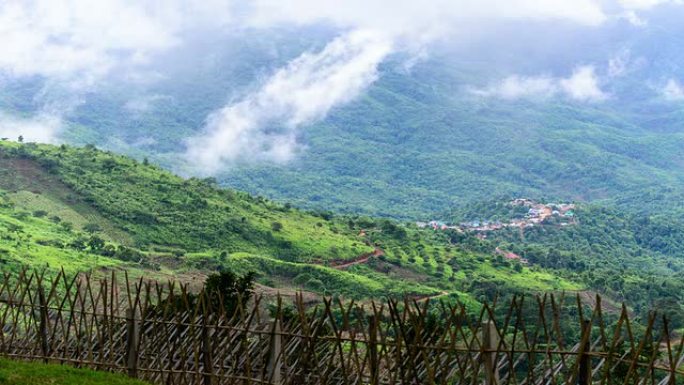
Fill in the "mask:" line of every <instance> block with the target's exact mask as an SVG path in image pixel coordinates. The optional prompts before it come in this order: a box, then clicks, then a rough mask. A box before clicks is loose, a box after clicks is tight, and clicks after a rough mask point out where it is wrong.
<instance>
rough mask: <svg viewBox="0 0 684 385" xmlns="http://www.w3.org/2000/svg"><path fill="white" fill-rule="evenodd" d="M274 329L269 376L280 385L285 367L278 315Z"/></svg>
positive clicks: (272, 382)
mask: <svg viewBox="0 0 684 385" xmlns="http://www.w3.org/2000/svg"><path fill="white" fill-rule="evenodd" d="M273 322H274V325H273V329H272V330H273V331H272V332H271V346H270V356H269V359H268V377H269V378H270V383H271V384H275V385H279V384H280V383H282V373H281V372H282V367H283V357H282V352H283V336H282V332H281V330H280V320H279V319H278V318H277V317H276V319H275V320H273Z"/></svg>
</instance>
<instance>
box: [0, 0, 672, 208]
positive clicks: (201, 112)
mask: <svg viewBox="0 0 684 385" xmlns="http://www.w3.org/2000/svg"><path fill="white" fill-rule="evenodd" d="M678 15H681V10H678V9H662V10H660V11H658V12H656V13H655V14H653V15H650V20H651V24H650V25H649V26H644V27H643V28H642V29H635V28H633V27H631V26H628V25H625V23H621V22H614V23H609V24H608V25H606V26H605V27H603V28H602V29H600V30H592V31H589V32H588V31H584V30H577V29H574V28H571V27H569V26H567V25H564V24H558V25H553V28H550V27H551V26H550V25H549V24H545V23H542V24H540V25H537V24H533V25H526V26H524V28H523V26H521V25H520V22H517V23H516V22H510V23H501V25H500V26H499V27H498V28H497V30H496V31H495V32H488V33H485V32H483V33H481V34H476V35H474V36H472V37H471V39H469V41H468V43H467V44H466V43H463V42H460V43H458V42H455V43H453V44H449V43H439V44H437V43H436V44H435V45H434V46H431V47H430V51H429V55H427V56H426V57H424V58H421V59H419V60H412V59H414V58H412V57H410V56H408V55H406V54H401V53H397V54H393V55H390V56H389V57H388V58H387V59H386V60H385V61H384V62H383V63H382V64H381V65H379V67H378V69H377V80H376V81H374V82H373V83H372V84H371V85H370V86H369V87H368V88H367V89H364V90H362V92H361V93H360V94H359V95H358V96H357V97H355V98H351V99H350V101H349V102H347V103H342V104H340V105H337V106H334V108H332V109H330V111H328V113H327V114H325V115H324V116H321V117H320V119H318V120H314V121H312V122H307V124H305V125H303V126H302V127H301V128H300V129H298V131H297V132H296V138H294V139H293V140H294V141H295V142H296V143H297V146H296V147H295V148H296V153H295V156H294V158H293V159H291V160H290V161H288V162H284V163H277V162H276V163H273V162H264V161H263V160H259V159H258V157H257V156H255V153H258V152H259V151H260V149H259V146H258V145H255V146H254V148H252V150H251V151H245V152H244V153H242V154H241V157H240V159H239V160H238V161H236V162H234V163H232V164H226V165H224V166H223V167H220V168H219V169H218V170H217V171H216V173H215V175H213V176H215V177H216V178H217V181H218V182H219V184H220V185H222V186H226V187H232V188H237V189H240V190H243V191H247V192H250V193H252V194H256V195H262V196H265V197H268V198H270V199H273V200H275V201H280V202H290V203H292V204H294V205H295V206H297V207H303V208H307V209H324V210H334V211H336V212H345V213H353V214H366V215H374V216H384V217H395V218H401V219H410V220H417V219H425V218H426V217H428V216H429V215H432V214H435V213H442V212H444V211H446V210H448V209H449V208H451V207H465V206H467V205H469V204H472V203H475V202H479V201H486V200H488V197H498V196H504V195H505V196H531V197H537V198H542V197H552V198H559V199H570V200H582V201H592V202H593V201H606V202H607V203H617V204H619V205H620V207H621V209H625V210H629V211H639V210H641V211H644V201H646V206H648V207H647V209H648V210H653V211H657V212H659V213H663V212H667V211H669V208H668V206H669V205H667V204H665V205H659V204H658V203H656V202H654V201H655V199H652V198H653V197H654V196H657V197H658V201H659V202H664V201H672V200H678V199H680V198H681V197H682V195H683V194H684V191H683V190H682V187H681V186H683V185H684V172H683V171H682V170H684V169H683V168H682V165H683V164H684V157H683V155H682V154H684V133H683V132H682V125H683V124H684V110H683V109H682V105H681V103H680V102H678V101H676V100H670V99H668V97H666V96H664V94H663V92H664V87H665V85H666V84H667V82H668V80H677V79H681V78H684V71H682V69H681V68H680V66H679V64H678V63H680V62H681V59H682V58H681V49H679V47H680V46H681V38H680V37H681V36H682V32H684V30H682V27H681V26H680V25H679V23H678V20H680V18H678ZM338 33H340V31H338V30H336V29H335V28H332V27H327V28H324V27H306V28H304V27H302V28H290V29H287V28H281V29H270V30H259V31H254V30H245V31H241V32H239V33H233V34H232V35H230V36H219V35H217V36H212V37H207V36H206V35H200V36H192V37H190V38H188V40H187V41H186V42H185V44H184V45H183V46H182V49H179V50H178V51H176V52H169V53H165V54H163V55H160V56H159V57H155V58H153V59H152V63H151V64H150V65H149V66H148V67H149V68H148V67H145V68H144V71H142V73H141V74H140V76H143V77H144V78H143V79H139V80H136V81H132V80H130V79H128V80H127V78H126V75H127V74H126V73H115V74H113V75H112V76H111V79H109V80H108V81H107V82H104V84H102V85H100V86H99V87H98V88H97V89H96V90H94V91H93V92H89V93H87V94H86V95H84V96H83V97H82V101H81V102H80V103H79V104H77V105H76V106H75V107H74V108H73V109H72V111H70V112H69V113H68V114H67V115H66V116H65V119H64V120H65V121H64V124H65V128H64V129H63V132H62V135H61V140H63V141H66V142H68V143H74V144H80V145H85V144H89V143H91V144H95V145H97V146H99V147H102V148H106V149H110V150H113V151H116V152H120V153H125V154H128V155H131V156H134V157H135V158H137V159H138V160H142V159H143V158H144V157H146V156H147V157H148V158H149V159H150V160H152V161H153V162H154V163H155V164H159V165H161V166H162V167H164V168H167V169H171V170H174V171H175V172H177V173H180V174H182V175H199V174H203V173H204V172H203V170H201V169H200V170H197V169H195V168H193V166H194V165H193V162H192V160H190V161H188V160H187V158H186V157H185V155H186V150H187V149H186V145H187V142H186V141H187V139H188V138H189V137H195V136H198V135H200V136H201V135H206V133H205V131H204V130H205V126H206V125H207V120H208V117H210V116H211V114H212V113H214V112H216V111H219V110H221V108H224V107H226V106H230V105H234V104H235V103H238V102H239V101H241V100H245V99H249V98H250V95H253V94H254V92H255V91H254V90H255V89H258V87H259V86H260V85H262V84H263V83H264V82H265V81H266V80H265V79H268V78H269V76H272V75H273V74H274V73H276V72H277V71H278V70H279V69H281V68H284V67H285V66H287V64H288V63H291V62H292V61H293V60H296V59H297V58H298V57H300V55H302V53H313V54H315V53H318V52H321V51H322V50H323V49H324V47H325V44H326V42H328V41H330V40H331V39H333V38H334V37H335V36H336V35H337V34H338ZM654 47H657V49H655V48H654ZM578 68H591V69H592V70H593V72H592V73H593V77H589V78H588V79H589V80H592V79H593V80H595V81H596V84H594V85H595V86H596V89H594V90H593V92H594V94H589V96H587V97H586V98H582V97H577V98H576V97H572V95H566V93H567V92H565V91H562V90H559V89H561V88H562V87H561V86H560V85H558V84H564V83H563V81H566V83H567V82H568V81H570V79H572V78H571V76H573V74H574V73H575V72H577V71H578ZM155 74H156V75H155ZM506 80H508V81H509V83H506ZM534 81H537V82H541V83H542V85H543V84H546V87H547V88H548V89H546V90H545V91H544V89H543V87H542V91H544V92H546V93H544V92H542V91H539V90H536V91H535V89H534V88H532V89H531V90H530V89H529V87H531V86H530V84H535V83H534ZM545 82H546V83H545ZM547 83H548V84H547ZM590 83H591V82H590ZM506 84H508V87H509V88H510V87H514V88H515V89H514V90H511V89H509V90H508V91H506V90H505V89H504V90H502V88H501V87H503V86H505V85H506ZM4 85H5V86H4V87H3V88H2V89H0V109H3V110H6V111H14V112H15V113H16V114H18V115H21V114H24V115H26V114H37V113H39V112H40V108H41V102H40V99H37V98H36V97H35V95H36V93H40V92H41V90H44V89H45V84H44V83H43V82H41V80H40V79H35V78H31V79H20V80H6V81H5V83H4ZM526 87H527V88H526ZM46 92H47V91H46ZM506 92H508V93H506ZM535 92H536V93H535ZM564 92H565V93H564ZM581 95H582V94H580V96H581ZM592 95H593V96H594V99H592V98H591V96H592ZM286 125H287V124H286V123H285V122H279V121H275V122H273V123H269V124H268V125H266V126H265V127H263V134H264V135H269V134H270V133H278V132H280V130H282V129H283V126H286Z"/></svg>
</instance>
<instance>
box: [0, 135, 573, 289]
mask: <svg viewBox="0 0 684 385" xmlns="http://www.w3.org/2000/svg"><path fill="white" fill-rule="evenodd" d="M0 175H2V178H0V203H1V204H0V228H1V229H2V230H6V231H5V232H4V233H5V235H4V236H3V237H2V238H0V253H2V255H0V257H2V261H3V263H4V264H6V265H9V266H11V270H15V269H17V268H19V267H20V266H21V265H27V264H28V265H31V266H34V267H41V266H44V265H46V264H47V265H49V266H50V267H52V268H58V267H59V266H60V265H65V266H66V268H67V269H68V270H71V271H84V270H88V269H107V270H109V269H127V270H129V271H131V272H133V273H134V274H135V275H143V274H144V275H146V276H148V277H151V278H164V277H169V276H171V277H176V278H180V279H183V280H192V279H193V278H195V279H197V278H201V277H202V276H203V275H205V274H207V273H208V272H210V271H214V270H216V269H221V268H230V269H233V270H237V271H240V272H247V271H256V272H258V273H259V282H260V283H261V284H264V285H267V286H271V287H278V288H282V289H284V290H285V289H287V290H289V289H306V290H310V291H313V292H317V293H328V294H342V295H345V296H349V297H358V298H364V297H366V298H367V297H379V296H384V295H388V294H390V295H393V294H396V295H403V294H413V295H416V296H418V297H421V298H422V297H426V296H433V295H442V293H454V295H457V296H460V297H462V298H463V299H464V300H466V299H468V300H471V299H473V298H477V297H478V296H481V295H494V294H495V292H496V290H497V289H502V288H509V289H510V292H520V291H529V290H533V291H541V290H543V291H546V290H561V289H571V290H574V289H579V288H581V285H578V284H576V283H573V282H571V281H569V280H567V279H563V278H559V277H557V276H556V275H554V274H553V273H552V272H550V271H545V270H543V269H539V268H529V267H522V268H521V267H520V266H514V265H512V264H508V263H500V261H497V260H496V258H495V257H494V256H493V255H492V254H490V253H483V252H475V251H468V250H460V249H458V248H457V247H456V248H455V247H454V246H453V245H451V244H450V243H449V241H448V239H447V238H445V237H443V236H441V235H439V234H434V233H432V232H430V231H424V230H420V229H418V228H416V227H415V226H406V225H403V224H400V223H396V222H393V221H389V220H385V219H380V220H378V219H371V218H364V217H358V216H357V217H335V216H333V215H331V214H329V213H318V214H316V213H307V212H303V211H301V210H297V209H293V208H291V207H289V205H283V204H278V203H273V202H270V201H268V200H266V199H263V198H254V197H251V196H249V195H248V194H245V193H241V192H237V191H233V190H226V189H220V188H217V187H216V186H215V182H213V181H212V180H207V179H205V180H200V179H187V180H186V179H182V178H179V177H177V176H174V175H172V174H170V173H168V172H166V171H163V170H161V169H160V168H158V167H156V166H152V165H147V164H145V162H143V163H139V162H137V161H135V160H132V159H130V158H126V157H122V156H118V155H114V154H111V153H108V152H103V151H100V150H97V149H95V148H94V147H85V148H72V147H67V146H61V147H55V146H49V145H36V144H31V143H29V144H15V143H9V142H0ZM473 280H475V281H476V282H475V283H473V282H472V281H473Z"/></svg>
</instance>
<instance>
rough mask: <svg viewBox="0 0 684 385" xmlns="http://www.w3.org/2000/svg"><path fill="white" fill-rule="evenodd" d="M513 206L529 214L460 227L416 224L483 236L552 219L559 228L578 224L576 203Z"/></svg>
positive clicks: (521, 200) (527, 202)
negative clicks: (506, 220)
mask: <svg viewBox="0 0 684 385" xmlns="http://www.w3.org/2000/svg"><path fill="white" fill-rule="evenodd" d="M508 204H509V205H511V206H520V207H525V208H527V213H526V214H525V216H524V217H523V218H516V219H512V220H510V221H508V222H502V221H489V220H473V221H469V222H462V223H460V224H458V225H452V224H447V223H445V222H442V221H437V220H432V221H429V222H416V226H418V227H420V228H432V229H434V230H456V231H459V232H476V233H480V235H481V236H486V235H485V234H484V233H486V232H489V231H496V230H501V229H504V228H520V229H524V228H529V227H534V226H538V225H542V224H544V223H545V222H548V221H549V220H550V219H552V218H555V219H557V221H556V222H555V223H556V224H557V225H559V226H570V225H574V224H576V218H575V211H574V210H575V204H574V203H539V202H536V201H533V200H531V199H526V198H518V199H514V200H512V201H510V202H509V203H508Z"/></svg>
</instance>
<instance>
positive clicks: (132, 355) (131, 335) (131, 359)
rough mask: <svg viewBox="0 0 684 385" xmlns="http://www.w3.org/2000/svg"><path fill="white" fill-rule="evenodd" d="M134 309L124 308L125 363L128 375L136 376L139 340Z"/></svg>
mask: <svg viewBox="0 0 684 385" xmlns="http://www.w3.org/2000/svg"><path fill="white" fill-rule="evenodd" d="M136 313H137V312H136V311H135V309H128V310H126V326H127V327H126V329H127V332H126V364H127V367H128V376H129V377H132V378H137V377H138V343H139V341H140V324H139V322H138V320H137V319H136Z"/></svg>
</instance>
